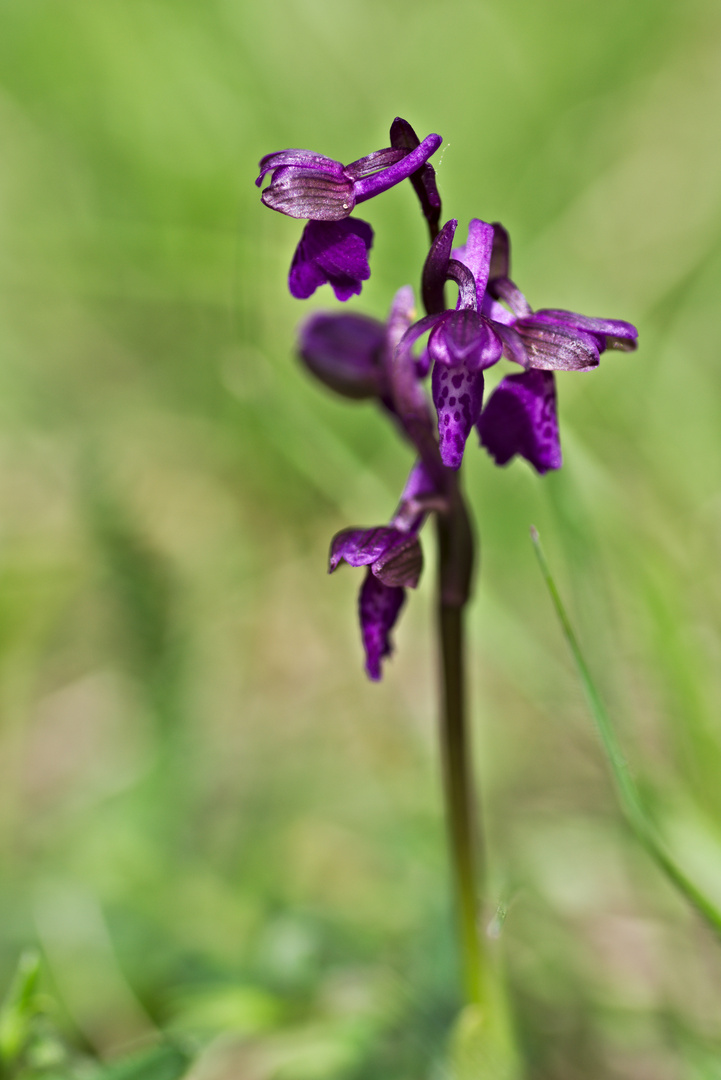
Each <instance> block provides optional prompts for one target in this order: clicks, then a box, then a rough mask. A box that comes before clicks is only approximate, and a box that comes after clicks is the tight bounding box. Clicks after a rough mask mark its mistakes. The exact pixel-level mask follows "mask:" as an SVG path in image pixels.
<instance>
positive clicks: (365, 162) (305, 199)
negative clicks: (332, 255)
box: [256, 134, 443, 221]
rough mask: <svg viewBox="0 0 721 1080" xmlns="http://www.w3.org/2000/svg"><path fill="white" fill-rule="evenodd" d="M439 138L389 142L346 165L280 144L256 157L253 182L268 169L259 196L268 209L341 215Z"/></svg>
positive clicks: (412, 167) (391, 182) (417, 162)
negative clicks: (415, 143)
mask: <svg viewBox="0 0 721 1080" xmlns="http://www.w3.org/2000/svg"><path fill="white" fill-rule="evenodd" d="M442 141H443V140H442V139H441V137H440V135H435V134H432V135H428V136H427V137H426V138H425V139H423V141H422V142H421V143H419V144H418V146H416V147H415V148H414V149H411V150H407V149H405V148H404V147H403V146H401V145H398V146H391V147H387V148H385V149H383V150H376V151H375V152H374V153H372V154H368V155H367V156H366V157H363V158H359V159H358V160H357V161H353V162H351V163H350V164H349V165H342V164H341V163H340V162H339V161H334V160H333V159H332V158H328V157H325V156H324V155H323V154H318V153H315V152H314V151H312V150H281V151H278V152H276V153H273V154H266V156H265V157H264V158H262V159H261V161H260V173H259V175H258V178H257V179H256V185H257V186H258V187H260V185H261V184H262V182H263V178H264V177H265V176H266V175H267V173H269V172H270V173H272V177H271V181H270V184H269V186H268V187H267V188H265V190H264V191H263V193H262V195H261V199H262V201H263V203H265V205H266V206H268V207H270V209H271V210H277V211H278V212H279V213H281V214H287V215H288V217H294V218H305V219H306V220H309V221H341V220H342V219H343V218H347V217H349V215H350V214H351V213H352V212H353V210H354V208H355V207H356V205H357V204H358V203H362V202H365V201H366V200H367V199H372V198H373V197H374V196H375V195H380V194H381V193H382V192H384V191H387V190H388V189H389V188H391V187H394V186H395V185H396V184H399V183H401V181H403V180H407V179H408V178H409V177H412V176H413V174H414V173H417V172H418V170H419V169H421V168H422V167H423V166H424V165H425V164H426V162H427V161H428V159H429V158H430V157H431V156H432V155H433V154H434V153H435V152H436V150H437V149H438V147H439V146H440V145H441V142H442Z"/></svg>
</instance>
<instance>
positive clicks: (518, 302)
mask: <svg viewBox="0 0 721 1080" xmlns="http://www.w3.org/2000/svg"><path fill="white" fill-rule="evenodd" d="M488 291H489V292H490V293H491V295H492V296H494V297H495V298H496V299H497V300H502V301H503V303H504V304H508V306H509V308H510V309H511V311H512V312H513V314H514V315H515V316H516V318H517V319H523V318H525V317H526V316H528V315H530V314H531V313H532V312H531V305H530V304H529V303H528V300H526V298H525V296H524V295H523V293H522V292H521V290H520V289H519V288H518V286H517V285H516V283H515V282H514V281H511V279H510V278H505V277H502V278H494V279H493V280H492V281H491V284H490V285H489V288H488Z"/></svg>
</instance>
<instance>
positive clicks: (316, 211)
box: [261, 166, 355, 221]
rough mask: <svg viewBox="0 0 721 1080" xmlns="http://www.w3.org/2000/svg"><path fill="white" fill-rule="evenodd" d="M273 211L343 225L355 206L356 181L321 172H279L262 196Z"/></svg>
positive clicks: (291, 169)
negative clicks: (341, 222) (338, 222)
mask: <svg viewBox="0 0 721 1080" xmlns="http://www.w3.org/2000/svg"><path fill="white" fill-rule="evenodd" d="M261 200H262V202H264V203H265V205H266V206H269V207H270V209H271V210H277V211H278V213H280V214H287V215H288V217H293V218H307V219H308V220H310V221H341V220H342V219H343V218H347V217H348V215H349V214H350V213H351V212H352V210H353V207H354V206H355V196H354V193H353V181H352V180H349V179H348V178H347V177H345V176H343V175H341V176H337V175H336V174H335V173H331V172H323V171H322V170H318V169H305V168H303V169H301V168H296V167H295V166H285V167H283V168H281V169H276V171H275V172H274V173H273V179H272V180H271V182H270V187H267V188H265V190H264V191H263V194H262V195H261Z"/></svg>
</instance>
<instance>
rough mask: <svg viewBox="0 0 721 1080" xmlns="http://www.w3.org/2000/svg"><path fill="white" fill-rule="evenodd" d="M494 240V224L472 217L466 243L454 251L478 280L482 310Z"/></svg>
mask: <svg viewBox="0 0 721 1080" xmlns="http://www.w3.org/2000/svg"><path fill="white" fill-rule="evenodd" d="M493 241H494V231H493V225H489V224H488V223H487V222H485V221H481V220H480V218H472V219H471V221H470V222H469V225H468V240H467V241H466V244H465V245H464V246H463V247H461V248H458V250H457V251H454V252H453V258H454V259H458V261H459V262H462V263H463V264H464V266H467V267H468V269H469V270H470V271H471V273H472V274H473V277H474V278H475V280H476V296H477V302H478V310H479V311H480V310H481V305H482V303H483V296H484V294H485V291H486V285H487V283H488V271H489V269H490V265H491V251H492V250H493Z"/></svg>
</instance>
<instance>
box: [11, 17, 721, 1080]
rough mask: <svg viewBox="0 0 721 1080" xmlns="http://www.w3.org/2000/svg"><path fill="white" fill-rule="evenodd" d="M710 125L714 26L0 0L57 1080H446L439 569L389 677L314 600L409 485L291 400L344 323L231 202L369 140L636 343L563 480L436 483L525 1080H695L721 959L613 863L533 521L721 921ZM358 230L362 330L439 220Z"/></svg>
mask: <svg viewBox="0 0 721 1080" xmlns="http://www.w3.org/2000/svg"><path fill="white" fill-rule="evenodd" d="M720 112H721V10H719V7H718V5H717V4H716V3H714V2H713V0H686V2H684V3H683V4H682V3H680V2H673V0H634V3H628V2H625V0H623V2H622V0H608V2H606V3H604V4H602V5H595V6H594V5H589V4H587V3H581V2H579V0H548V2H546V3H543V4H539V3H535V2H532V0H512V2H511V3H508V4H505V5H503V4H497V3H494V4H491V3H490V2H487V0H481V2H477V0H449V2H447V3H445V4H443V5H439V4H437V3H427V2H420V3H419V2H416V3H410V2H409V0H403V2H396V0H390V2H389V0H385V2H384V3H381V2H380V0H367V2H361V3H356V4H348V3H343V2H341V0H334V2H333V3H331V2H330V0H284V2H283V3H278V2H274V0H269V2H268V3H265V4H251V3H249V2H247V0H203V2H202V3H198V2H191V0H95V2H90V0H5V2H4V3H3V4H2V7H1V8H0V146H2V153H1V154H0V858H1V859H2V874H1V875H0V989H5V988H6V987H8V986H9V984H10V982H11V979H12V974H13V971H14V970H15V968H16V964H17V958H18V955H19V953H20V951H21V950H22V948H24V947H25V946H26V945H28V944H31V943H35V944H36V945H37V946H39V948H40V949H41V950H42V955H43V958H44V969H45V975H44V976H43V979H44V980H45V982H46V984H47V985H46V986H45V989H44V991H43V992H44V993H46V994H48V995H51V996H52V999H53V1000H55V1001H56V1002H58V1003H59V1005H58V1008H59V1010H60V1011H59V1014H58V1015H57V1016H56V1017H55V1019H54V1025H55V1027H54V1029H53V1030H57V1031H59V1032H61V1035H62V1038H61V1040H60V1044H61V1045H62V1046H65V1047H70V1048H73V1049H72V1051H68V1052H69V1053H70V1052H72V1053H73V1054H77V1056H78V1060H80V1059H82V1060H83V1061H85V1062H86V1063H87V1062H90V1061H92V1060H93V1059H94V1058H96V1057H99V1058H102V1059H103V1060H105V1061H107V1062H112V1061H114V1060H115V1059H117V1058H118V1057H120V1056H122V1055H125V1054H131V1053H132V1054H147V1053H148V1052H150V1053H160V1052H161V1051H153V1050H150V1051H149V1050H148V1049H147V1048H148V1047H153V1046H154V1045H156V1044H157V1045H161V1043H160V1035H159V1032H160V1031H161V1030H162V1031H165V1032H170V1033H176V1034H177V1033H180V1035H181V1038H184V1037H190V1038H192V1039H194V1040H195V1041H196V1044H197V1045H198V1046H199V1047H201V1054H200V1057H199V1059H198V1061H197V1063H196V1065H195V1066H193V1068H192V1070H191V1072H190V1073H189V1075H190V1076H191V1077H192V1078H193V1080H231V1078H232V1080H237V1078H238V1077H241V1076H242V1077H243V1078H244V1080H245V1078H248V1080H271V1078H273V1080H324V1078H327V1080H331V1078H332V1080H370V1078H371V1077H372V1078H373V1080H419V1078H429V1080H433V1078H438V1077H441V1076H443V1075H444V1072H443V1065H442V1062H443V1061H444V1059H445V1056H446V1050H447V1040H448V1034H449V1031H450V1028H451V1024H452V1021H453V1017H454V1014H455V1012H456V1009H457V1006H458V1001H457V994H456V974H457V972H456V969H455V960H454V951H453V946H452V936H451V927H450V902H449V899H448V897H447V878H446V864H445V854H444V846H443V845H444V833H443V824H442V821H441V818H440V799H439V791H438V781H437V762H436V750H435V744H434V700H435V690H434V675H433V670H434V667H433V640H432V634H431V629H430V621H429V620H430V617H431V614H432V609H431V602H432V590H431V584H432V580H431V579H432V572H427V573H426V579H425V581H424V583H423V584H422V586H421V589H420V590H419V594H418V595H417V596H414V597H412V602H411V603H410V604H409V606H408V610H407V611H406V613H405V614H404V616H403V621H402V624H401V626H400V628H399V632H398V635H397V639H398V647H399V648H398V656H397V657H396V659H395V660H394V661H393V663H392V665H390V667H389V669H388V675H387V677H386V679H385V681H384V682H383V683H382V684H381V685H380V686H377V687H376V686H371V685H369V684H368V683H367V682H366V681H365V679H364V676H363V673H362V662H361V657H360V649H359V644H358V641H357V631H356V627H355V610H354V608H355V592H356V589H357V586H358V584H359V581H358V577H357V575H355V574H353V573H352V572H350V571H348V572H346V573H344V574H339V575H337V576H336V577H334V578H332V579H328V578H327V577H326V576H325V573H324V571H325V565H324V563H325V553H326V546H327V542H328V539H329V538H330V536H331V535H332V534H333V533H334V532H335V531H336V530H338V529H339V528H342V527H344V526H346V525H351V524H372V523H376V522H380V521H385V520H387V518H388V515H389V513H390V512H391V511H392V509H393V506H394V504H395V499H396V496H397V494H398V492H399V490H400V487H401V485H402V482H403V479H404V476H405V474H406V472H407V469H408V466H409V462H410V459H409V454H408V452H407V451H406V449H405V448H404V447H402V446H401V445H400V444H398V443H397V441H396V439H395V435H394V433H393V432H392V431H391V430H390V428H389V426H388V425H387V424H386V421H385V420H384V419H383V418H382V417H381V416H380V415H377V414H376V413H374V412H373V411H372V409H371V408H370V407H367V406H366V405H362V404H361V405H355V406H354V405H352V404H349V403H346V402H343V401H338V400H335V399H332V398H331V397H330V396H329V395H327V394H326V393H324V392H323V391H322V390H321V389H320V388H319V387H317V386H316V385H311V384H310V383H308V382H307V381H306V379H305V378H304V376H303V374H302V372H301V371H300V370H299V367H298V365H297V364H296V362H295V360H294V359H293V356H292V341H293V334H294V326H295V324H296V323H297V321H298V320H299V319H300V318H301V317H302V315H304V314H305V313H306V312H307V311H308V310H309V309H311V308H314V307H318V306H324V305H325V306H329V307H332V306H333V300H332V297H331V296H329V295H325V296H324V295H318V296H317V297H314V298H313V300H312V301H310V302H309V303H308V304H306V305H303V304H299V303H296V302H294V301H292V300H291V298H290V297H289V296H288V295H287V292H286V288H285V278H286V274H287V268H288V265H289V261H290V257H291V254H292V251H293V248H294V246H295V243H296V242H297V238H298V235H299V231H300V229H299V225H298V223H296V222H293V221H291V220H290V219H287V218H283V217H281V216H280V215H277V214H273V213H271V212H270V211H267V210H265V209H264V208H262V207H261V206H260V203H259V200H258V192H257V189H256V188H255V187H254V186H253V182H252V181H253V178H254V176H255V165H256V163H257V160H258V159H259V158H260V156H261V155H262V154H264V153H266V152H269V151H272V150H277V149H282V148H284V147H286V146H298V145H300V146H305V147H308V148H311V149H314V150H318V151H321V152H323V153H326V154H328V155H330V156H332V157H334V158H338V159H340V160H343V161H350V160H353V159H354V158H357V157H359V156H360V155H362V154H365V153H367V152H370V151H371V150H374V149H377V148H378V147H379V146H382V145H384V143H385V141H386V138H387V129H388V126H389V124H390V122H391V120H392V119H393V117H394V116H395V115H396V114H401V115H403V116H406V117H407V118H408V119H409V120H410V122H411V123H412V124H413V125H414V126H415V127H416V128H417V129H418V131H419V132H420V133H421V134H426V133H427V132H428V131H431V130H435V131H438V132H440V133H441V134H442V135H443V136H444V139H445V146H444V148H442V149H441V151H440V153H439V155H438V159H437V160H438V178H439V184H440V188H441V193H442V196H443V198H444V205H445V211H446V213H447V215H448V216H450V215H453V216H457V217H458V218H459V219H461V220H464V219H467V218H469V217H470V216H473V215H476V216H480V217H483V218H485V219H487V220H491V221H493V220H501V221H503V222H504V224H505V225H506V226H507V227H508V228H509V229H510V231H511V234H512V236H513V239H514V276H515V277H516V279H517V280H518V281H519V284H520V285H521V287H522V288H523V289H524V291H525V292H526V293H527V295H528V296H529V299H530V301H531V303H533V304H534V305H535V306H536V307H544V306H550V307H565V308H569V309H572V310H577V311H583V312H587V313H588V314H591V315H600V316H610V317H616V318H624V319H628V320H631V321H633V322H635V323H637V324H638V326H639V329H640V334H641V342H642V345H641V349H640V351H639V352H638V353H637V354H635V355H633V356H623V355H614V354H610V355H606V356H604V357H603V363H602V367H601V369H600V370H599V371H598V372H597V373H594V374H592V375H582V376H578V375H576V376H573V375H568V376H562V377H561V378H559V396H560V411H561V423H562V432H563V442H564V452H565V458H566V464H565V466H564V469H563V470H562V472H561V473H559V474H558V475H556V476H549V477H546V478H544V479H539V478H538V477H536V476H534V475H532V474H531V472H530V470H529V469H528V468H527V467H526V466H525V465H524V464H523V463H518V462H517V463H515V464H513V465H512V466H511V467H510V468H508V469H504V470H497V469H495V468H494V467H493V465H492V463H491V462H490V461H489V460H488V459H487V458H486V457H485V456H484V455H483V454H482V452H480V451H479V453H478V454H477V455H474V454H471V453H468V454H467V455H466V456H467V459H468V468H467V477H466V484H467V488H468V491H469V494H470V499H471V502H472V505H473V507H474V510H475V512H476V514H477V518H478V521H479V525H480V530H481V535H482V541H483V559H482V576H481V579H480V583H479V593H478V597H477V601H476V603H475V605H474V609H473V613H472V616H471V622H472V626H471V630H472V644H471V648H472V652H471V657H470V668H471V673H472V680H473V692H474V717H475V721H476V736H477V737H476V749H477V762H478V768H479V774H480V777H481V781H482V787H483V805H484V810H485V816H486V825H487V829H488V834H489V841H490V848H491V860H492V887H493V902H494V903H495V901H496V900H497V901H498V903H499V904H500V905H501V909H502V910H505V909H507V916H506V918H505V920H504V921H503V924H502V932H501V933H500V937H499V938H498V941H497V947H498V949H499V951H500V952H502V954H503V957H504V963H505V964H506V966H507V969H508V974H509V987H510V994H511V998H512V1001H513V1008H514V1012H515V1019H516V1033H517V1037H518V1040H519V1045H520V1047H521V1049H522V1052H523V1054H524V1055H525V1058H526V1060H527V1061H528V1063H529V1065H528V1068H529V1077H530V1078H532V1080H571V1078H574V1080H575V1078H576V1077H578V1076H589V1077H593V1078H594V1080H623V1078H629V1080H630V1078H633V1080H643V1078H645V1077H648V1078H653V1080H710V1078H713V1077H715V1076H717V1075H718V1062H719V1060H721V1048H719V1046H718V1045H717V1044H715V1043H714V1040H718V1015H719V1008H720V1007H721V951H720V950H719V949H717V948H716V946H715V943H713V942H712V941H711V940H710V939H709V937H708V935H707V933H706V932H705V931H704V930H703V929H701V928H700V927H699V925H698V923H697V921H696V919H695V917H694V916H693V914H692V913H690V912H689V911H687V910H686V908H685V907H684V906H683V904H682V903H681V901H680V900H679V899H678V898H677V896H676V895H675V894H674V893H673V891H672V890H671V889H670V887H669V886H668V885H667V884H666V882H665V881H664V880H663V879H662V878H661V877H660V875H659V874H658V872H657V871H656V869H655V868H654V867H653V866H652V865H651V864H650V862H649V861H648V859H647V857H646V856H645V855H644V854H643V853H642V852H640V851H639V850H638V848H637V847H636V846H635V844H634V843H633V842H632V840H631V839H630V838H629V837H628V836H627V834H626V832H625V831H624V829H623V826H622V824H621V821H620V818H619V814H618V811H617V809H616V807H615V804H614V801H613V796H612V792H611V788H610V785H609V782H608V778H607V774H606V771H605V768H604V765H603V762H602V759H601V755H600V751H599V748H598V746H597V744H596V741H595V739H594V737H593V734H592V732H591V728H590V725H589V724H588V721H587V716H586V712H585V707H584V704H583V700H582V696H581V691H580V687H579V686H578V683H577V681H576V678H575V675H574V672H573V670H572V668H571V665H570V662H569V658H568V656H567V654H566V651H565V647H564V643H563V641H562V639H561V636H560V634H559V633H558V631H557V628H556V626H555V623H554V621H553V614H552V612H551V610H550V608H549V606H548V603H547V600H546V597H545V594H544V591H543V583H542V581H541V580H540V577H539V575H538V571H537V568H536V566H535V562H534V559H533V554H532V551H531V547H530V543H529V541H528V525H529V524H530V522H532V521H533V522H535V523H536V524H537V525H538V526H539V527H540V528H541V529H542V531H543V535H544V538H545V540H546V544H547V546H548V548H549V555H550V556H551V557H552V560H553V563H554V566H555V567H556V568H557V570H558V571H559V577H560V578H561V582H560V584H561V587H562V589H563V591H564V594H565V595H567V596H570V597H571V598H572V601H573V603H572V607H573V617H574V621H575V622H576V624H577V626H578V628H579V632H580V636H581V638H582V640H583V642H584V647H585V651H586V654H587V656H588V659H589V662H590V664H591V666H592V668H593V670H594V672H595V673H596V675H597V676H598V678H599V682H600V684H601V688H602V690H603V693H604V694H605V696H606V698H607V700H608V702H609V705H610V707H611V710H612V712H613V715H614V716H615V717H616V719H617V722H618V725H619V728H620V733H621V738H622V741H623V743H624V745H625V746H626V748H627V751H628V755H629V758H630V760H631V762H632V764H633V766H634V768H635V769H636V771H638V772H639V773H641V774H642V776H643V777H644V778H646V779H647V781H648V782H649V785H650V787H651V788H652V790H653V798H654V800H655V803H656V805H655V812H656V815H657V816H658V818H659V819H660V820H662V822H663V827H664V830H665V832H666V834H667V836H668V837H669V838H670V839H671V840H672V842H673V844H674V850H676V851H677V852H678V853H679V854H680V855H681V856H682V857H683V860H684V865H685V866H686V868H687V870H688V871H689V872H693V873H694V874H696V875H697V876H698V877H699V878H700V879H702V880H703V882H704V884H705V887H706V888H708V889H709V890H715V895H716V896H717V897H719V896H721V836H720V833H719V828H720V825H721V783H719V776H720V775H721V730H720V728H719V716H721V663H720V660H721V560H719V558H718V552H719V545H720V544H721V495H720V493H721V356H720V355H719V344H718V343H719V341H720V340H721V332H720V328H719V325H718V324H719V302H718V296H719V291H720V289H721V247H720V245H719V238H720V230H721V203H720V201H719V192H721V142H719V140H718V138H717V136H716V128H717V117H718V115H719V113H720ZM406 189H407V190H406ZM363 209H364V214H363V216H365V217H367V218H368V220H370V221H371V223H372V224H373V226H374V228H375V230H376V243H375V248H374V251H373V253H372V256H371V259H372V272H373V274H372V277H371V280H370V282H369V283H368V284H367V286H366V287H365V288H364V292H363V295H362V297H360V298H359V299H358V300H354V301H353V302H352V304H351V307H352V308H353V309H355V310H363V311H368V312H370V313H372V314H376V315H379V316H382V315H383V314H384V312H385V310H386V308H387V306H388V304H389V302H390V298H391V296H392V294H393V292H394V291H395V290H396V288H397V287H399V286H400V285H402V284H405V283H406V282H409V281H410V282H413V283H414V284H415V283H416V282H417V280H418V275H419V267H420V262H421V260H422V258H423V254H424V244H425V230H424V227H423V223H422V221H421V219H420V215H419V211H418V208H417V205H416V203H415V200H414V196H413V193H412V191H411V189H410V186H409V185H406V187H405V188H402V189H397V190H393V191H391V192H388V193H387V194H386V195H384V196H383V197H382V198H380V199H377V200H374V202H373V203H372V204H369V205H368V206H367V208H366V207H364V208H363ZM326 292H327V290H326ZM429 540H430V543H429V550H430V547H431V546H432V538H429ZM427 561H428V566H429V567H432V558H429V559H428V560H427ZM492 908H493V904H492V905H491V910H489V912H488V913H487V918H488V921H489V923H491V922H492V924H493V926H494V932H495V931H497V930H499V929H500V926H501V920H500V919H494V911H493V910H492ZM58 1038H60V1036H58ZM173 1052H174V1051H173ZM73 1060H74V1059H73ZM136 1060H139V1059H136ZM123 1067H125V1066H123ZM148 1067H149V1068H150V1069H152V1070H154V1071H153V1074H152V1077H153V1080H160V1077H161V1075H162V1073H161V1071H160V1070H161V1068H163V1067H165V1066H161V1065H156V1064H152V1062H151V1064H150V1065H149V1066H148ZM169 1067H172V1066H169ZM93 1068H95V1066H93ZM118 1068H120V1066H118ZM714 1070H715V1071H714ZM118 1075H120V1074H118ZM138 1075H140V1074H138ZM148 1075H149V1080H150V1074H148Z"/></svg>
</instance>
